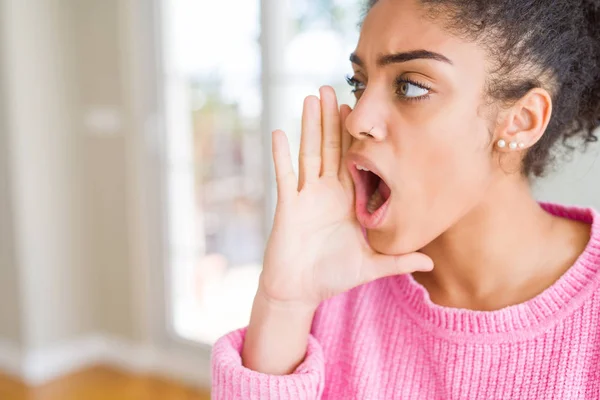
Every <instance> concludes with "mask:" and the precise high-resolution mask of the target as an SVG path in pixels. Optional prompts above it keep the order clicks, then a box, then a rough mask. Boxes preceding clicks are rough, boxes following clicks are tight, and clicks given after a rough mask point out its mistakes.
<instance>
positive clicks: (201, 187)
mask: <svg viewBox="0 0 600 400" xmlns="http://www.w3.org/2000/svg"><path fill="white" fill-rule="evenodd" d="M363 4H364V2H363V1H361V0H293V1H292V0H218V1H208V0H0V399H2V400H20V399H25V398H27V399H34V400H39V399H42V398H43V399H45V400H54V399H66V400H68V399H71V398H73V399H75V398H77V399H123V400H129V399H154V398H161V399H171V398H172V399H175V398H177V399H200V398H208V394H207V393H206V391H205V390H204V389H205V388H207V387H209V385H210V370H209V365H210V364H209V360H210V348H211V344H212V343H213V342H214V341H215V340H216V338H218V337H219V336H221V335H223V334H224V333H226V332H228V331H230V330H233V329H236V328H238V327H242V326H244V325H246V324H247V322H248V319H249V313H250V307H251V304H252V298H253V295H254V291H255V290H256V285H257V279H258V274H259V273H260V269H261V262H262V255H263V250H264V244H265V240H266V238H267V235H268V233H269V229H270V226H271V219H272V215H273V209H274V200H275V187H274V177H273V171H272V167H271V153H270V132H271V130H273V129H275V128H282V129H284V130H285V131H286V132H287V133H288V135H289V136H290V140H291V144H292V153H297V151H298V145H299V127H300V116H301V110H302V101H303V99H304V97H305V96H306V95H308V94H317V90H318V87H319V86H321V85H323V84H329V85H332V86H334V87H335V88H336V91H337V93H338V96H339V97H340V101H341V102H347V103H349V104H353V97H352V96H351V94H350V90H349V88H348V87H347V85H346V83H345V80H344V78H345V75H346V74H348V73H350V72H351V68H350V64H349V62H348V61H347V60H348V55H349V54H350V52H351V51H352V50H353V49H354V46H355V44H356V40H357V38H358V22H359V20H360V16H361V14H362V10H363ZM590 150H591V151H589V152H588V153H586V154H585V155H584V156H581V155H579V154H577V155H576V156H575V159H574V161H573V162H571V163H569V164H567V165H565V166H564V167H562V169H561V170H560V173H554V174H552V175H550V176H549V177H548V178H546V179H544V180H542V181H540V182H538V183H536V189H535V190H536V193H537V195H538V197H539V198H540V199H542V200H552V201H561V202H565V203H570V204H579V205H586V206H594V207H596V208H598V209H600V185H599V184H598V182H600V162H598V146H596V148H591V149H590Z"/></svg>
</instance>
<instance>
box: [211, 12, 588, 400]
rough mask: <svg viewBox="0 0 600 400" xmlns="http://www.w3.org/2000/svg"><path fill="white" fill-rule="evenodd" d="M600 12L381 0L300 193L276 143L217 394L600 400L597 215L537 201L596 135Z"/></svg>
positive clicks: (318, 115)
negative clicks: (349, 92)
mask: <svg viewBox="0 0 600 400" xmlns="http://www.w3.org/2000/svg"><path fill="white" fill-rule="evenodd" d="M599 3H600V2H598V0H594V1H592V0H585V1H582V0H580V1H572V0H535V1H534V0H530V1H524V0H504V1H475V0H379V1H372V2H371V4H369V7H370V9H369V12H368V14H367V15H366V18H365V20H364V22H363V25H362V28H361V35H360V40H359V42H358V45H357V47H356V50H355V52H354V53H353V54H352V55H351V57H350V60H351V62H352V66H353V68H354V76H352V77H351V78H349V79H348V81H349V83H350V84H351V85H352V88H353V91H354V92H355V94H356V99H357V102H356V105H355V106H354V109H353V110H351V109H350V107H348V106H346V105H342V106H341V108H340V109H339V112H338V106H337V104H336V97H335V93H334V92H333V90H332V89H331V88H329V87H323V88H321V91H320V99H318V98H316V97H308V98H307V99H306V101H305V103H304V113H303V120H302V139H301V150H300V168H299V177H298V179H296V177H295V174H294V172H293V169H292V162H291V159H290V154H289V150H288V143H287V139H286V137H285V134H284V133H283V132H281V131H276V132H274V133H273V155H274V161H275V169H276V176H277V187H278V203H277V210H276V216H275V220H274V225H273V230H272V233H271V236H270V239H269V241H268V244H267V248H266V252H265V259H264V270H263V273H262V275H261V278H260V285H259V289H258V292H257V294H256V298H255V301H254V306H253V311H252V317H251V321H250V325H249V327H248V328H247V330H240V331H237V332H233V333H231V334H229V335H227V336H225V337H224V338H222V339H221V340H219V341H218V343H217V344H216V345H215V347H214V352H213V396H214V398H216V399H390V398H398V399H599V398H600V216H599V215H598V214H597V212H595V211H593V210H591V209H584V208H574V207H567V206H561V205H551V204H542V205H540V204H538V203H537V202H536V201H535V200H534V198H533V196H532V194H531V191H530V188H529V180H530V178H532V177H535V176H540V175H542V173H543V172H544V171H545V170H546V169H547V168H548V167H549V165H550V162H551V161H552V154H553V153H554V151H555V150H556V149H560V148H561V146H562V143H563V142H565V141H567V144H568V142H570V141H572V140H575V141H577V140H580V141H582V142H584V143H588V142H594V141H596V137H595V136H594V134H593V130H594V129H595V128H596V127H598V125H600V79H599V78H600V74H599V69H600V37H599V33H600V10H599ZM562 147H564V146H562ZM434 265H435V268H434Z"/></svg>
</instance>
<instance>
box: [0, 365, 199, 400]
mask: <svg viewBox="0 0 600 400" xmlns="http://www.w3.org/2000/svg"><path fill="white" fill-rule="evenodd" d="M0 399H1V400H209V399H210V395H209V394H208V392H202V391H199V390H196V389H193V388H190V387H186V386H184V385H180V384H178V383H175V382H171V381H168V380H164V379H159V378H154V377H148V376H135V375H130V374H127V373H123V372H120V371H117V370H114V369H112V368H106V367H94V368H90V369H87V370H85V371H82V372H78V373H75V374H73V375H70V376H67V377H65V378H61V379H59V380H56V381H54V382H50V383H48V384H46V385H44V386H41V387H37V388H28V387H26V386H25V385H24V384H22V383H20V382H18V381H16V380H15V379H12V378H9V377H7V376H4V375H2V374H0Z"/></svg>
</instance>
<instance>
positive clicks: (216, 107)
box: [163, 0, 361, 344]
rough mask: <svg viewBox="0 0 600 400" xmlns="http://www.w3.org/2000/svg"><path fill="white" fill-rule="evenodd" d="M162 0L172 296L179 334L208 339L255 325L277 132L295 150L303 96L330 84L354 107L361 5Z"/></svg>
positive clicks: (322, 0) (338, 0)
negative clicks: (352, 58)
mask: <svg viewBox="0 0 600 400" xmlns="http://www.w3.org/2000/svg"><path fill="white" fill-rule="evenodd" d="M163 1H164V4H163V10H164V17H165V19H164V21H165V23H164V43H165V49H164V57H165V60H164V65H165V71H164V73H165V76H164V84H165V86H166V87H165V90H164V93H165V97H166V98H165V106H166V118H167V133H166V134H167V137H166V143H167V146H166V147H167V148H166V149H165V151H166V160H167V163H166V165H167V168H168V171H166V172H167V182H168V183H167V187H166V189H167V191H168V194H167V199H168V204H167V207H168V209H167V216H168V230H169V232H168V238H169V243H168V251H169V259H170V264H169V266H168V271H167V274H168V278H169V279H168V280H167V281H168V282H170V283H169V287H168V288H167V289H168V290H167V293H168V295H169V297H170V298H169V299H168V304H170V308H171V310H170V314H171V321H172V328H173V331H174V332H175V334H176V335H178V336H180V337H183V338H186V339H191V340H194V341H198V342H204V343H208V344H210V343H212V342H214V341H215V340H216V339H217V338H218V337H219V336H221V335H223V334H224V333H226V332H228V331H230V330H233V329H235V328H238V327H242V326H244V325H246V324H247V323H248V319H249V315H250V309H251V306H252V300H253V297H254V293H255V291H256V286H257V283H258V277H259V274H260V270H261V268H262V265H261V263H262V256H263V252H264V246H265V243H266V239H267V234H268V231H269V228H270V220H271V215H272V204H273V202H274V193H275V187H274V182H273V179H272V178H271V177H272V172H271V173H267V172H268V171H269V169H270V168H272V166H271V164H272V162H271V152H270V131H271V130H272V129H274V128H282V129H284V130H285V131H286V133H287V134H288V136H289V138H290V142H291V145H292V153H293V154H294V153H296V154H297V152H298V147H299V135H300V131H299V129H300V118H301V112H302V102H303V99H304V97H305V96H306V95H308V94H317V90H318V87H319V86H321V85H323V84H330V85H332V86H334V88H335V89H336V91H337V93H338V96H339V97H340V102H346V103H349V104H352V101H353V98H352V96H351V94H350V90H349V88H348V86H347V85H346V83H345V81H344V77H345V75H346V74H348V73H349V72H351V69H350V65H349V62H348V55H349V54H350V52H351V51H352V50H353V49H354V46H355V44H356V41H357V38H358V22H359V18H360V12H361V2H359V1H356V0H310V1H309V0H293V1H292V0H263V4H261V3H260V1H258V0H220V1H206V0H163ZM261 9H262V10H264V15H262V17H261ZM261 23H262V25H261ZM261 31H262V32H263V34H264V36H262V37H261Z"/></svg>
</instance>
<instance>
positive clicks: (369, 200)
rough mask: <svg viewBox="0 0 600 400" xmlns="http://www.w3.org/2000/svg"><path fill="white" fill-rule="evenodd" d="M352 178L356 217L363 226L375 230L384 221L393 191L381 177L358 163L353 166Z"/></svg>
mask: <svg viewBox="0 0 600 400" xmlns="http://www.w3.org/2000/svg"><path fill="white" fill-rule="evenodd" d="M352 177H353V179H354V186H355V190H356V216H357V218H358V220H359V222H360V224H361V225H362V226H364V227H366V228H370V229H374V228H375V227H376V226H378V225H379V224H380V223H381V222H382V221H383V217H384V216H385V211H386V210H387V208H388V205H389V200H390V198H391V195H392V191H391V189H390V187H389V186H388V185H387V183H386V182H385V180H384V179H382V178H381V176H379V175H378V174H377V173H375V172H373V171H372V170H370V169H369V168H367V167H365V166H363V165H360V164H358V163H353V165H352Z"/></svg>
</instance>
